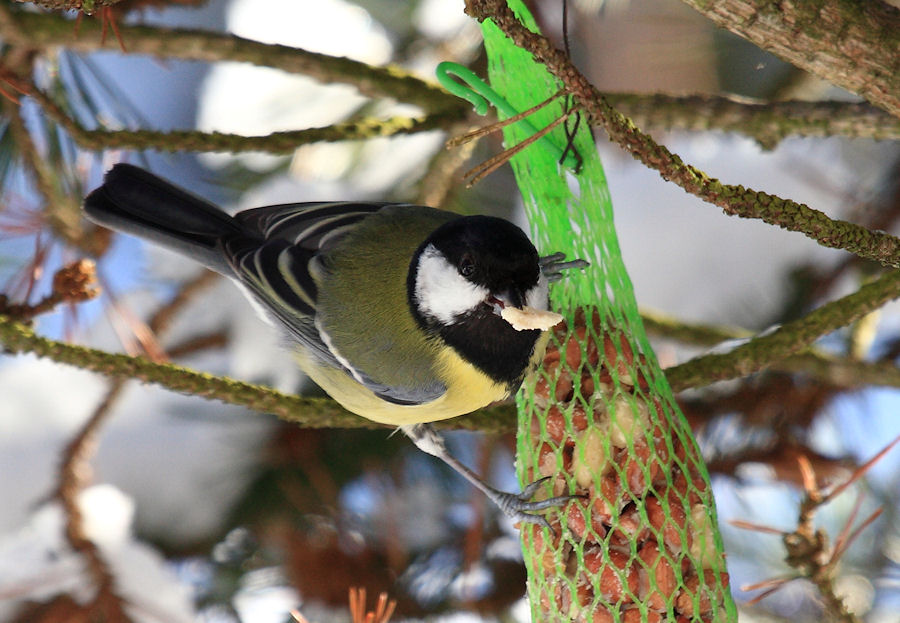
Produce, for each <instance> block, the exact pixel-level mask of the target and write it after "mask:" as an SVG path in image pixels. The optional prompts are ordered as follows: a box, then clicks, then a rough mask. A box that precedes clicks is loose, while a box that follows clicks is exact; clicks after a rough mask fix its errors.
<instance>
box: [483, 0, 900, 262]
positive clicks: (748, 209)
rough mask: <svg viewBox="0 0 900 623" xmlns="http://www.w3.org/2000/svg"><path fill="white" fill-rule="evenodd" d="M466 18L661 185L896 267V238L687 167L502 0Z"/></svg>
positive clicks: (899, 245)
mask: <svg viewBox="0 0 900 623" xmlns="http://www.w3.org/2000/svg"><path fill="white" fill-rule="evenodd" d="M466 12H467V13H468V14H469V15H471V16H473V17H475V18H476V19H478V20H484V19H491V20H493V21H494V22H495V23H496V24H497V26H499V27H500V29H501V30H502V31H503V32H504V33H505V34H506V35H507V36H508V37H509V38H510V39H511V40H512V41H513V42H514V43H515V44H516V45H517V46H519V47H521V48H523V49H525V50H527V51H529V52H530V53H531V54H532V55H533V56H534V58H535V60H536V61H537V62H539V63H542V64H543V65H545V66H546V67H547V69H548V70H549V71H550V72H551V73H552V74H553V75H554V76H556V77H557V78H558V79H560V80H561V81H562V82H563V83H564V85H565V89H566V91H567V92H568V93H571V94H572V95H573V96H574V97H575V98H576V100H577V102H578V106H579V107H580V108H581V109H582V110H583V111H584V112H585V113H587V115H588V116H589V118H590V120H591V122H592V123H594V124H597V125H601V126H602V127H603V128H604V129H605V130H606V132H607V133H608V134H609V137H610V139H612V140H613V141H615V142H617V143H619V144H620V145H621V146H622V147H623V148H625V149H626V150H627V151H628V152H629V153H631V154H632V155H633V156H634V157H635V158H637V159H638V160H639V161H641V162H642V163H644V164H645V165H647V166H648V167H650V168H653V169H655V170H657V171H658V172H659V174H660V175H661V176H662V178H663V179H665V180H669V181H672V182H674V183H676V184H677V185H678V186H680V187H681V188H683V189H684V190H686V191H687V192H689V193H691V194H693V195H697V196H698V197H700V198H701V199H703V200H705V201H708V202H709V203H712V204H715V205H717V206H719V207H721V208H722V209H723V210H724V211H725V213H726V214H732V215H735V216H740V217H742V218H756V219H760V220H762V221H764V222H766V223H769V224H770V225H777V226H779V227H782V228H784V229H787V230H790V231H797V232H801V233H803V234H805V235H806V236H808V237H810V238H812V239H813V240H815V241H816V242H818V243H819V244H821V245H823V246H826V247H831V248H838V249H844V250H846V251H849V252H850V253H855V254H856V255H858V256H860V257H863V258H867V259H871V260H874V261H876V262H879V263H881V264H884V265H886V266H891V267H894V268H897V267H900V239H898V238H896V237H894V236H890V235H888V234H886V233H884V232H880V231H870V230H868V229H866V228H865V227H860V226H859V225H855V224H853V223H849V222H847V221H842V220H836V219H834V220H833V219H830V218H828V216H826V215H825V214H824V213H822V212H820V211H818V210H814V209H812V208H810V207H809V206H807V205H805V204H802V203H797V202H794V201H791V200H788V199H782V198H781V197H777V196H775V195H772V194H769V193H766V192H763V191H755V190H752V189H748V188H744V187H743V186H737V185H728V184H723V183H722V182H720V181H719V180H717V179H715V178H712V177H710V176H709V175H707V174H706V173H704V172H703V171H701V170H700V169H698V168H697V167H695V166H693V165H690V164H687V163H685V162H684V161H683V160H682V159H681V158H680V157H679V156H678V155H676V154H674V153H672V152H671V151H669V150H668V149H667V148H666V147H665V146H663V145H660V144H658V143H656V142H655V141H654V140H653V139H652V138H650V136H648V135H647V134H645V133H644V132H641V131H640V130H639V129H637V128H636V127H635V126H634V124H633V123H632V122H631V121H630V120H628V119H627V118H626V117H624V116H623V115H622V114H621V113H620V112H618V111H617V110H615V109H614V108H612V106H610V105H609V103H608V102H607V101H606V99H605V98H604V97H603V95H602V94H601V93H600V92H599V91H598V90H597V88H596V87H594V86H593V85H592V84H591V83H590V82H589V81H588V80H587V78H585V77H584V75H583V74H582V73H581V72H579V71H578V70H577V69H576V68H575V66H574V65H573V64H572V63H571V61H570V60H569V57H568V56H567V55H566V54H565V53H564V52H563V51H561V50H558V49H556V48H554V47H553V45H552V44H551V43H550V41H549V40H548V39H547V38H546V37H544V36H542V35H539V34H537V33H534V32H531V31H530V30H528V29H527V28H525V27H524V26H523V25H522V24H521V23H520V22H519V20H518V19H517V18H516V16H515V15H514V14H513V12H512V10H511V9H510V8H509V6H507V4H506V2H505V1H504V0H467V2H466Z"/></svg>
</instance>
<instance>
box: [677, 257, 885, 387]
mask: <svg viewBox="0 0 900 623" xmlns="http://www.w3.org/2000/svg"><path fill="white" fill-rule="evenodd" d="M898 296H900V271H891V272H888V273H885V274H884V275H882V276H881V277H880V278H879V279H877V280H875V281H873V282H872V283H869V284H867V285H865V286H863V287H862V288H860V289H859V290H858V291H856V292H854V293H853V294H850V295H848V296H845V297H843V298H841V299H838V300H836V301H832V302H830V303H826V304H825V305H822V306H821V307H819V308H818V309H816V310H814V311H812V312H810V313H809V314H807V315H806V316H804V317H803V318H800V319H798V320H794V321H793V322H789V323H787V324H785V325H782V326H781V327H780V328H778V329H777V330H775V331H773V332H771V333H766V334H763V335H759V336H757V337H755V338H753V339H752V340H750V341H749V342H747V343H746V344H743V345H741V346H738V347H737V348H735V349H734V350H731V351H729V352H727V353H724V354H709V355H703V356H701V357H697V358H695V359H692V360H690V361H688V362H687V363H683V364H681V365H679V366H674V367H672V368H668V369H667V370H666V378H668V380H669V384H670V385H671V386H672V390H673V391H676V392H678V391H682V390H684V389H687V388H689V387H700V386H703V385H708V384H709V383H712V382H714V381H722V380H726V379H733V378H738V377H742V376H747V375H748V374H751V373H753V372H757V371H759V370H762V369H765V368H767V367H769V366H771V365H772V364H774V363H775V362H777V361H781V360H783V359H785V358H786V357H788V356H789V355H793V354H795V353H798V352H800V351H802V350H804V349H806V348H807V347H809V346H810V345H811V344H812V343H813V342H815V341H816V340H818V339H819V338H820V337H822V336H824V335H827V334H829V333H831V332H832V331H836V330H837V329H840V328H841V327H845V326H847V325H848V324H850V323H851V322H854V321H855V320H858V319H859V318H862V317H863V316H865V315H866V314H868V313H870V312H872V311H874V310H876V309H878V308H879V307H881V306H882V305H884V304H885V303H887V302H888V301H890V300H893V299H895V298H897V297H898Z"/></svg>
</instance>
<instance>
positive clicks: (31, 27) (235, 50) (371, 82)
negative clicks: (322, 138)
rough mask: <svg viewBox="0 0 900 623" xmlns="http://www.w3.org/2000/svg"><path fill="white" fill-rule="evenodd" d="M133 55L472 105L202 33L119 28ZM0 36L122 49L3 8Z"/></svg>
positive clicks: (95, 26) (84, 48)
mask: <svg viewBox="0 0 900 623" xmlns="http://www.w3.org/2000/svg"><path fill="white" fill-rule="evenodd" d="M119 32H120V33H121V35H122V39H123V40H124V41H125V42H126V43H127V45H128V52H129V53H130V54H147V55H150V56H155V57H159V58H180V59H183V60H194V61H206V62H215V61H237V62H244V63H251V64H253V65H261V66H265V67H274V68H276V69H281V70H283V71H286V72H289V73H296V74H303V75H306V76H309V77H311V78H314V79H316V80H317V81H319V82H321V83H323V84H330V83H335V82H337V83H343V84H351V85H353V86H355V87H356V88H357V89H359V91H360V93H362V94H364V95H367V96H369V97H378V98H392V99H396V100H398V101H401V102H406V103H409V104H415V105H417V106H420V107H421V108H423V109H424V110H426V111H428V112H443V113H448V114H456V115H460V116H462V115H463V114H464V113H465V112H466V111H467V110H468V104H467V103H466V102H464V101H463V100H460V99H458V98H456V97H454V96H452V95H450V94H449V93H447V92H446V91H444V90H443V89H442V88H441V87H439V86H438V85H436V84H434V83H430V82H426V81H424V80H422V79H420V78H417V77H416V76H414V75H413V74H412V73H410V72H408V71H406V70H405V69H403V68H400V67H396V66H386V67H373V66H371V65H367V64H366V63H361V62H359V61H354V60H351V59H349V58H339V57H334V56H328V55H326V54H318V53H315V52H308V51H306V50H301V49H298V48H292V47H288V46H284V45H270V44H266V43H260V42H258V41H252V40H250V39H244V38H243V37H237V36H235V35H227V34H219V33H214V32H208V31H202V30H171V29H166V28H157V27H151V26H119ZM0 36H2V38H3V39H4V41H7V42H10V43H14V44H18V45H22V46H25V47H29V48H55V47H65V48H66V49H69V50H72V51H75V52H95V51H97V50H118V49H119V44H118V42H117V41H115V37H109V38H108V39H107V40H105V41H104V40H103V37H102V24H101V23H99V21H98V20H82V23H81V26H80V29H79V32H78V33H77V36H76V33H75V24H74V22H72V21H71V20H69V19H66V18H64V17H62V16H60V15H54V14H47V13H30V12H25V11H19V10H13V9H10V8H9V7H8V6H5V4H0Z"/></svg>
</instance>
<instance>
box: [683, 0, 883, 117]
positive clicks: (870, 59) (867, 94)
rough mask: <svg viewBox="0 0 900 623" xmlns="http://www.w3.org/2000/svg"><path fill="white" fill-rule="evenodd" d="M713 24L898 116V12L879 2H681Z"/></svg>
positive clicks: (754, 0)
mask: <svg viewBox="0 0 900 623" xmlns="http://www.w3.org/2000/svg"><path fill="white" fill-rule="evenodd" d="M684 2H685V3H686V4H688V5H689V6H691V7H693V8H695V9H696V10H697V11H699V12H700V13H702V14H703V15H705V16H706V17H708V18H709V19H711V20H712V21H713V22H715V24H716V25H718V26H721V27H722V28H727V29H728V30H730V31H731V32H733V33H735V34H737V35H740V36H741V37H743V38H745V39H747V40H748V41H751V42H753V43H754V44H756V45H758V46H759V47H761V48H762V49H764V50H768V51H769V52H772V53H773V54H775V55H776V56H779V57H781V58H782V59H784V60H786V61H787V62H789V63H791V64H792V65H796V66H797V67H800V68H801V69H805V70H806V71H809V72H811V73H813V74H816V75H817V76H819V77H821V78H824V79H825V80H828V81H829V82H831V83H833V84H836V85H838V86H840V87H843V88H845V89H847V90H848V91H852V92H853V93H858V94H859V95H861V96H862V97H864V98H866V99H867V100H869V101H870V102H872V103H873V104H874V105H876V106H880V107H881V108H884V109H885V110H887V111H888V112H890V113H891V114H893V115H896V116H898V117H900V53H898V50H900V9H898V8H897V7H894V6H891V5H889V4H888V3H886V2H882V1H881V0H865V1H862V2H860V1H858V0H816V1H815V2H813V1H810V0H782V1H780V2H769V1H768V0H720V1H718V2H716V1H710V0H684Z"/></svg>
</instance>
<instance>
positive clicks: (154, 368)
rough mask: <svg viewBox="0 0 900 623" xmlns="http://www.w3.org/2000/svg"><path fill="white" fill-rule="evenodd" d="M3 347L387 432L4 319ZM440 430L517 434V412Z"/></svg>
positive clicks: (346, 415) (339, 413)
mask: <svg viewBox="0 0 900 623" xmlns="http://www.w3.org/2000/svg"><path fill="white" fill-rule="evenodd" d="M0 344H2V345H3V346H4V347H5V348H6V350H7V351H8V352H10V353H17V354H18V353H26V352H27V353H33V354H34V355H37V356H38V357H46V358H48V359H50V360H52V361H56V362H58V363H64V364H67V365H71V366H75V367H77V368H81V369H83V370H90V371H92V372H97V373H99V374H102V375H104V376H107V377H109V378H112V379H123V378H124V379H135V380H138V381H142V382H144V383H154V384H157V385H161V386H162V387H165V388H166V389H169V390H172V391H175V392H179V393H183V394H190V395H194V396H200V397H203V398H206V399H208V400H221V401H222V402H227V403H229V404H235V405H240V406H243V407H246V408H248V409H252V410H254V411H259V412H262V413H272V414H273V415H276V416H278V417H279V418H281V419H283V420H286V421H289V422H293V423H295V424H298V425H300V426H304V427H307V428H370V429H375V428H384V426H383V425H381V424H378V423H377V422H373V421H371V420H367V419H365V418H363V417H360V416H358V415H355V414H353V413H350V412H349V411H346V410H345V409H344V408H343V407H341V406H340V405H338V404H337V403H336V402H335V401H334V400H332V399H330V398H320V397H310V396H295V395H288V394H282V393H281V392H278V391H276V390H274V389H272V388H270V387H264V386H262V385H254V384H252V383H244V382H242V381H236V380H234V379H229V378H224V377H219V376H214V375H212V374H207V373H205V372H197V371H195V370H190V369H188V368H185V367H183V366H178V365H174V364H170V363H154V362H153V361H150V360H149V359H147V358H145V357H132V356H130V355H122V354H119V353H107V352H104V351H102V350H98V349H95V348H88V347H85V346H76V345H73V344H67V343H65V342H58V341H55V340H50V339H47V338H43V337H40V336H38V335H37V334H35V332H34V331H33V330H32V329H31V328H30V327H28V326H26V325H24V324H21V323H19V322H16V321H14V320H12V319H10V318H9V317H7V316H3V315H0ZM435 424H436V425H437V426H438V427H440V428H445V429H462V430H477V431H481V432H488V433H497V432H509V431H512V430H515V408H514V407H511V406H510V405H497V406H494V407H489V408H486V409H482V410H480V411H479V412H478V413H474V414H470V415H467V416H465V417H459V418H454V419H452V420H445V421H443V422H435Z"/></svg>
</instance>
